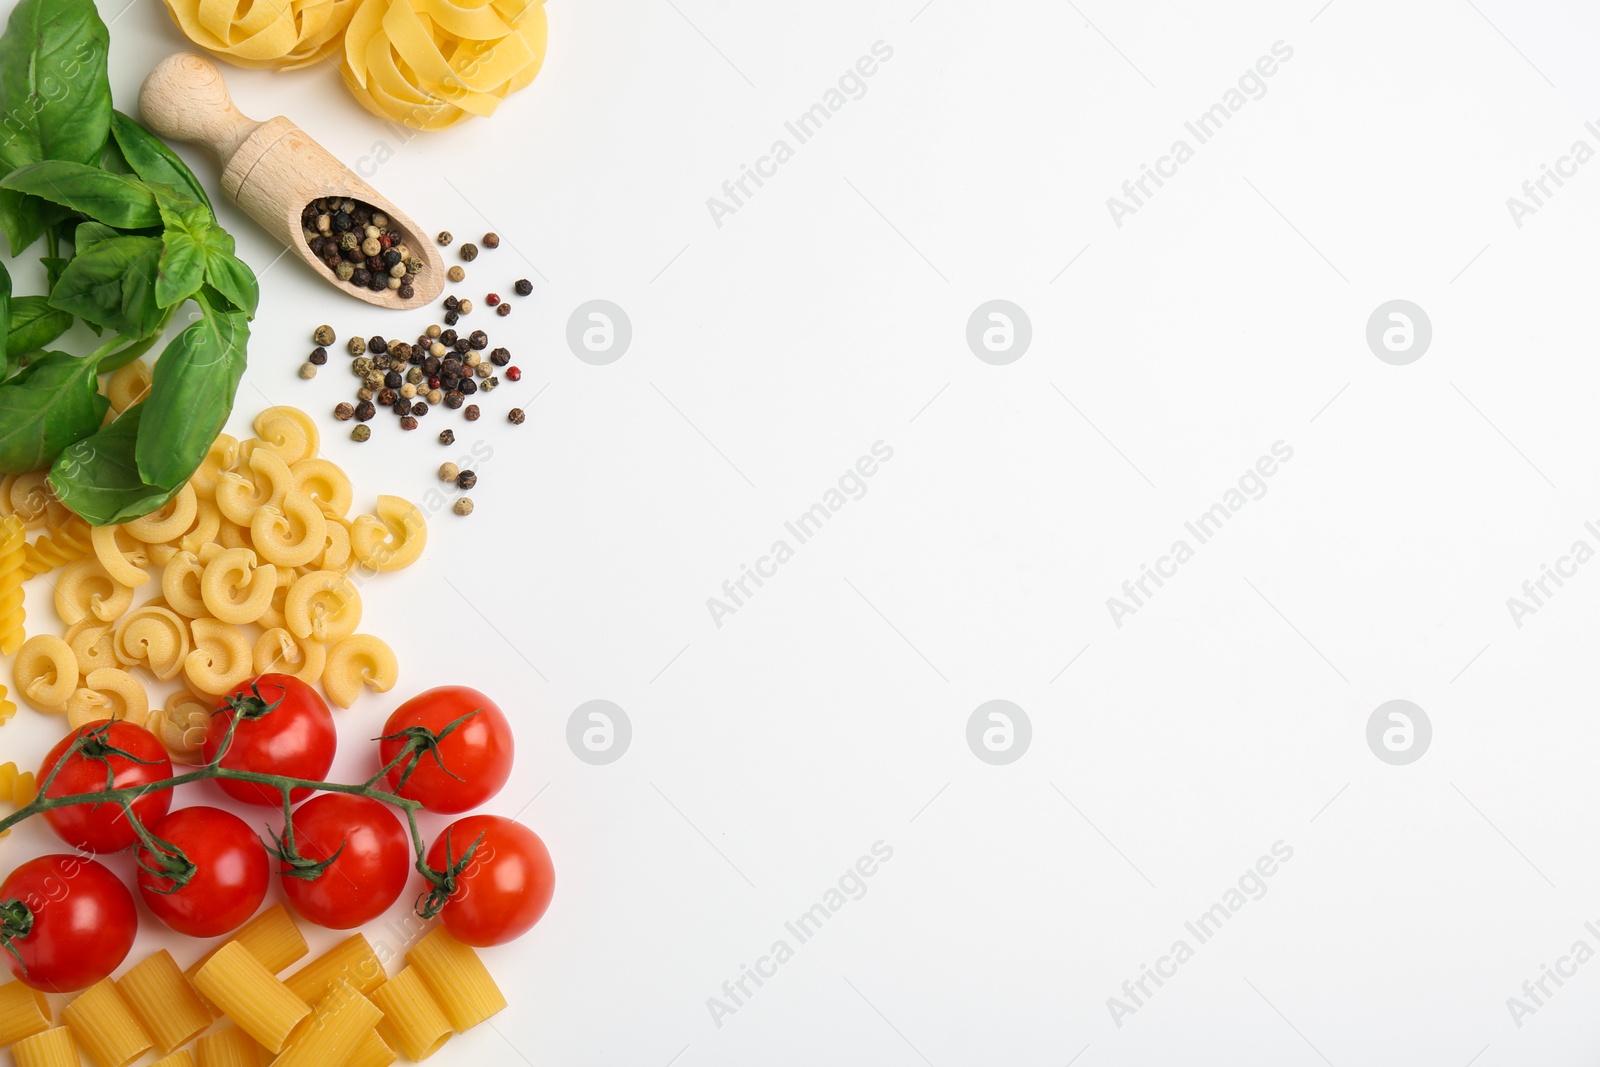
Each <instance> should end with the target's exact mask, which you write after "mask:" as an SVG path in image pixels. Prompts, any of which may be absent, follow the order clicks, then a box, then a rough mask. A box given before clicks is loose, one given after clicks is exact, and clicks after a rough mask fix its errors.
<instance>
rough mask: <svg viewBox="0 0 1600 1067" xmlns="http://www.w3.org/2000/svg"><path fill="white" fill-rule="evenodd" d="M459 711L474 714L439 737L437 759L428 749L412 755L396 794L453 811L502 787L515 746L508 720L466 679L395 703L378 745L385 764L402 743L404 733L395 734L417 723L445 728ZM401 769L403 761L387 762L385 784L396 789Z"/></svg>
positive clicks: (469, 806)
mask: <svg viewBox="0 0 1600 1067" xmlns="http://www.w3.org/2000/svg"><path fill="white" fill-rule="evenodd" d="M473 712H476V713H477V714H472V713H473ZM463 715H472V717H471V718H469V719H468V720H467V721H466V722H463V723H462V724H461V725H460V726H457V727H456V728H455V729H454V730H452V731H451V732H450V733H449V734H448V735H446V737H445V738H444V740H442V741H440V742H439V753H438V755H439V759H438V760H437V761H436V760H435V759H434V757H433V756H432V755H431V754H429V753H426V752H423V753H419V754H417V755H416V756H415V757H414V758H415V764H414V766H413V769H412V771H411V776H410V777H409V778H406V784H405V785H404V786H403V787H401V788H400V789H398V790H397V792H398V793H399V795H400V796H403V797H405V798H407V799H408V800H419V801H421V802H422V806H423V807H425V808H427V809H428V810H429V811H437V812H442V813H444V814H446V815H454V814H456V813H457V812H462V811H471V810H472V809H473V808H475V807H477V806H478V805H480V804H482V803H483V802H484V801H486V800H488V799H489V798H490V797H492V796H494V795H495V794H496V793H498V792H500V788H501V786H503V785H505V784H506V779H508V778H510V777H511V757H512V754H513V752H514V750H515V748H516V744H515V742H514V741H513V739H512V737H511V724H510V723H508V722H507V721H506V716H505V712H503V711H501V710H500V708H499V705H497V704H495V702H494V701H492V700H490V699H489V698H488V697H486V696H484V695H483V694H482V693H480V692H478V691H477V690H476V689H468V688H467V687H466V686H464V685H443V686H440V687H439V688H437V689H430V690H428V691H427V692H425V693H418V694H417V695H416V696H414V697H412V698H411V699H410V700H408V701H406V702H405V703H404V704H401V705H400V706H399V707H398V708H395V709H394V714H393V715H390V716H389V721H388V722H386V723H384V725H383V733H384V739H383V742H382V744H381V746H380V747H379V750H378V751H379V753H380V755H381V756H382V758H383V765H384V766H385V767H388V766H389V764H390V762H391V761H393V760H394V758H395V757H396V756H398V755H399V754H400V751H401V749H403V748H404V747H405V744H406V741H405V738H404V737H396V736H395V735H398V734H402V733H404V731H406V730H408V729H411V728H412V727H416V726H421V727H425V728H426V729H429V730H432V731H433V732H434V733H435V734H439V733H443V732H444V729H445V727H447V726H449V725H450V724H451V723H453V722H455V721H456V720H457V719H459V718H461V717H462V716H463ZM440 762H442V763H443V764H444V766H443V767H440V766H439V764H440ZM447 772H448V773H447ZM404 774H405V765H404V764H402V765H400V766H397V767H393V768H391V769H390V770H389V788H390V789H395V787H396V786H397V785H399V782H400V779H401V778H402V777H403V776H404ZM451 775H455V776H456V777H454V778H452V777H451Z"/></svg>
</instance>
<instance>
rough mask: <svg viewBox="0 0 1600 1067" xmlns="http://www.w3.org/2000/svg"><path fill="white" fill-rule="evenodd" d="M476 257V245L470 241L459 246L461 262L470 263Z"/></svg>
mask: <svg viewBox="0 0 1600 1067" xmlns="http://www.w3.org/2000/svg"><path fill="white" fill-rule="evenodd" d="M477 258H478V246H477V245H475V244H473V243H472V242H471V241H468V242H467V243H466V244H464V245H462V246H461V261H462V262H463V263H471V262H472V261H473V260H475V259H477Z"/></svg>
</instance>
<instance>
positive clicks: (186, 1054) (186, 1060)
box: [150, 1048, 259, 1067]
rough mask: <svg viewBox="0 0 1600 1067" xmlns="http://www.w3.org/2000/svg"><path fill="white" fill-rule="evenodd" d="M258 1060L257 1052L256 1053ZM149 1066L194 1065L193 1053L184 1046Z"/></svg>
mask: <svg viewBox="0 0 1600 1067" xmlns="http://www.w3.org/2000/svg"><path fill="white" fill-rule="evenodd" d="M257 1058H258V1061H259V1054H258V1055H257ZM150 1067H195V1064H194V1054H193V1053H192V1052H190V1051H189V1050H188V1049H186V1048H182V1049H179V1050H178V1051H177V1052H174V1053H173V1054H172V1055H170V1056H163V1057H161V1058H160V1059H159V1060H157V1061H156V1062H154V1063H152V1064H151V1065H150Z"/></svg>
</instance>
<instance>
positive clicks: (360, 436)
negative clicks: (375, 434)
mask: <svg viewBox="0 0 1600 1067" xmlns="http://www.w3.org/2000/svg"><path fill="white" fill-rule="evenodd" d="M371 437H372V427H371V426H367V425H365V424H363V425H361V426H357V427H356V428H355V429H353V430H351V431H350V439H351V440H352V441H366V440H370V439H371Z"/></svg>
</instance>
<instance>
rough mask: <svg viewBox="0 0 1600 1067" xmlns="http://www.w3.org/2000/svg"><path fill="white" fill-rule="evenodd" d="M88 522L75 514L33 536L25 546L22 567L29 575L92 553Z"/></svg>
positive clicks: (49, 569) (46, 570)
mask: <svg viewBox="0 0 1600 1067" xmlns="http://www.w3.org/2000/svg"><path fill="white" fill-rule="evenodd" d="M91 547H92V545H91V544H90V542H89V524H88V523H86V522H84V521H83V520H82V519H80V518H78V517H77V516H76V515H74V516H73V517H72V518H70V519H68V520H67V521H66V522H64V523H62V524H61V525H60V526H56V527H52V528H51V529H49V530H46V531H45V532H44V533H42V534H40V535H39V536H38V537H36V538H34V540H33V543H32V544H30V545H28V547H27V548H25V549H24V550H23V553H24V559H23V564H22V565H23V567H24V568H25V569H26V570H27V572H28V574H29V575H34V574H47V573H49V572H50V571H53V570H55V569H56V568H57V567H65V566H66V565H67V564H69V563H76V562H77V561H78V560H80V559H82V558H83V557H84V556H87V555H88V554H89V551H90V549H91Z"/></svg>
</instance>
